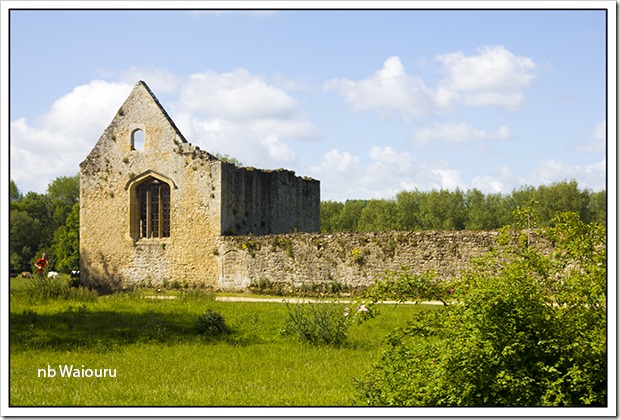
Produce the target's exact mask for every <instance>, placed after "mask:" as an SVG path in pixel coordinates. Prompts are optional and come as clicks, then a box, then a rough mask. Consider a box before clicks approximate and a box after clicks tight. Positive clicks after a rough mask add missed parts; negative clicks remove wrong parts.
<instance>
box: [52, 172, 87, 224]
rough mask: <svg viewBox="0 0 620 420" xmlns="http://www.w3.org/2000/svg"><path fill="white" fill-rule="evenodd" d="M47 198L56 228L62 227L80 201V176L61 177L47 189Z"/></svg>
mask: <svg viewBox="0 0 620 420" xmlns="http://www.w3.org/2000/svg"><path fill="white" fill-rule="evenodd" d="M47 197H48V199H49V202H50V206H51V214H52V217H53V220H54V222H55V225H56V226H55V228H57V227H59V226H62V225H63V224H64V223H65V221H66V219H67V216H68V215H69V213H70V212H71V209H72V208H73V206H74V205H75V203H77V202H78V201H79V200H80V179H79V175H75V176H71V177H68V176H61V177H58V178H56V179H55V180H53V181H52V182H51V183H50V184H49V185H48V187H47Z"/></svg>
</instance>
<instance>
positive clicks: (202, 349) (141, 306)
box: [9, 279, 434, 406]
mask: <svg viewBox="0 0 620 420" xmlns="http://www.w3.org/2000/svg"><path fill="white" fill-rule="evenodd" d="M29 287H30V286H29V280H24V279H12V280H11V302H10V319H9V339H10V342H9V346H10V404H11V405H13V406H44V405H50V406H97V405H99V406H128V405H134V406H341V405H351V404H353V400H354V396H355V388H354V382H353V380H352V377H354V376H361V375H363V374H364V372H365V371H366V370H367V368H368V366H369V365H370V364H371V363H372V360H374V359H376V358H377V357H378V356H379V354H380V351H381V347H382V345H383V344H382V343H383V340H384V338H385V337H386V335H387V334H388V333H389V332H390V331H391V330H393V329H394V328H396V327H397V326H398V325H399V324H400V323H401V322H402V321H403V319H410V318H412V315H413V314H415V313H417V312H419V311H424V310H433V309H434V307H431V308H426V307H424V306H413V305H402V306H398V307H393V306H390V307H389V308H386V309H385V310H384V313H383V314H382V317H381V320H371V321H369V322H367V323H364V324H362V325H358V326H356V327H355V328H351V329H350V331H349V334H348V337H347V340H346V342H345V343H344V344H343V345H341V346H340V347H332V346H312V345H308V344H306V343H300V342H298V341H296V340H288V339H283V338H282V337H281V335H280V331H281V329H282V326H283V325H284V324H285V321H286V319H287V318H288V311H287V308H286V305H285V304H283V303H269V302H260V303H258V302H220V301H216V300H214V295H212V294H210V293H207V292H201V291H198V290H197V291H193V292H187V293H185V292H183V293H180V294H178V295H177V296H178V297H177V298H176V299H151V298H148V297H146V296H149V293H146V292H144V291H138V292H131V293H124V294H116V295H108V296H94V297H92V296H88V297H84V296H73V297H70V298H62V297H60V298H55V299H48V298H46V299H30V298H27V296H28V293H27V292H26V291H25V290H26V289H28V288H29ZM152 295H156V294H155V293H152ZM160 296H161V295H160ZM209 310H210V311H212V312H213V313H217V314H220V315H221V316H222V318H223V319H225V325H226V326H227V327H228V328H229V333H227V334H221V335H217V336H212V335H208V336H205V335H203V334H201V333H200V332H199V328H200V327H199V325H200V321H199V319H200V318H201V316H202V315H203V314H205V313H206V312H207V311H209ZM206 318H209V319H211V318H213V319H215V318H217V317H211V316H207V317H206ZM212 322H215V323H218V321H208V322H207V323H208V324H209V325H212ZM67 364H68V365H71V364H73V365H74V366H76V367H78V368H81V367H82V365H84V366H85V367H86V368H91V369H92V368H111V369H116V377H115V378H61V377H59V375H57V376H56V377H54V378H43V377H39V376H38V369H46V368H47V366H48V365H49V366H51V367H53V368H56V369H58V365H67Z"/></svg>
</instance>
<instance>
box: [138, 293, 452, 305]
mask: <svg viewBox="0 0 620 420" xmlns="http://www.w3.org/2000/svg"><path fill="white" fill-rule="evenodd" d="M144 297H145V298H147V299H176V298H177V296H170V295H155V296H144ZM215 300H217V301H219V302H276V303H287V302H288V303H326V302H337V303H354V302H355V301H353V300H349V299H343V300H324V299H311V298H293V297H289V298H284V297H281V298H258V297H244V296H216V297H215ZM380 303H384V304H388V305H389V304H396V303H399V302H396V301H385V302H380ZM402 303H404V304H406V305H415V304H416V302H402ZM420 304H421V305H443V303H441V302H435V301H433V302H420Z"/></svg>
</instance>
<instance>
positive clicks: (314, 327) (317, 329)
mask: <svg viewBox="0 0 620 420" xmlns="http://www.w3.org/2000/svg"><path fill="white" fill-rule="evenodd" d="M286 307H287V309H288V317H287V319H286V321H285V322H284V325H283V327H282V330H281V334H282V336H292V337H294V338H296V339H298V340H300V341H302V342H307V343H310V344H313V345H318V346H320V345H327V346H340V345H342V344H344V342H345V341H346V339H347V337H348V335H349V328H350V326H351V324H352V323H353V320H354V318H355V316H354V312H352V311H351V310H350V309H349V307H348V306H347V305H345V304H341V303H338V302H332V301H312V302H301V303H296V304H291V303H289V302H287V303H286Z"/></svg>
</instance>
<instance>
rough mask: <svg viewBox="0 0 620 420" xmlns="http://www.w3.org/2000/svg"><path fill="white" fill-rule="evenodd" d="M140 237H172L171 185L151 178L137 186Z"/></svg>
mask: <svg viewBox="0 0 620 420" xmlns="http://www.w3.org/2000/svg"><path fill="white" fill-rule="evenodd" d="M137 198H138V206H139V208H140V219H139V230H138V231H139V237H140V238H167V237H170V186H169V185H168V184H166V183H165V182H160V181H158V180H157V179H154V178H150V179H149V180H147V181H145V182H143V183H142V184H140V185H139V186H138V188H137Z"/></svg>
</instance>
